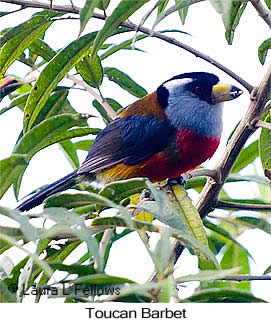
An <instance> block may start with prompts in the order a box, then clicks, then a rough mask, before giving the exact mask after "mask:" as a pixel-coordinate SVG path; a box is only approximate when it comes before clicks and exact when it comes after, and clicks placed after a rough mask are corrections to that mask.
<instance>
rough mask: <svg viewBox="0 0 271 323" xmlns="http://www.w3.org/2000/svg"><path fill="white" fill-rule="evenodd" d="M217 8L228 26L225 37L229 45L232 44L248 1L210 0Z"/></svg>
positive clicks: (226, 26)
mask: <svg viewBox="0 0 271 323" xmlns="http://www.w3.org/2000/svg"><path fill="white" fill-rule="evenodd" d="M209 1H210V2H211V4H212V5H213V7H214V8H215V10H216V11H217V12H218V13H219V14H220V15H221V17H222V20H223V23H224V26H225V28H226V33H225V37H226V40H227V42H228V44H229V45H231V44H232V40H233V36H234V31H235V29H236V27H237V25H238V24H239V21H240V18H241V16H242V14H243V12H244V10H245V8H246V5H247V3H244V2H242V1H233V0H229V1H224V0H209Z"/></svg>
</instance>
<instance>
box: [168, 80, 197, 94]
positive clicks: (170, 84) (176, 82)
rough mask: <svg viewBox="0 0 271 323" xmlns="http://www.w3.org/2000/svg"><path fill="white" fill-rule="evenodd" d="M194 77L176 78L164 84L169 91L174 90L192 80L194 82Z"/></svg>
mask: <svg viewBox="0 0 271 323" xmlns="http://www.w3.org/2000/svg"><path fill="white" fill-rule="evenodd" d="M192 81H193V79H191V78H184V79H175V80H170V81H167V82H166V83H164V84H163V86H164V87H165V88H166V89H167V90H168V91H172V90H174V89H175V88H176V87H179V86H183V85H186V84H188V83H190V82H192Z"/></svg>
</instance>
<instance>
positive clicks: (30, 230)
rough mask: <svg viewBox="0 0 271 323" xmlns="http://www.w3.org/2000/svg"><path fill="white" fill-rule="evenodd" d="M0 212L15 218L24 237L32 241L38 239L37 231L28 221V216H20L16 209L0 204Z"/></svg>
mask: <svg viewBox="0 0 271 323" xmlns="http://www.w3.org/2000/svg"><path fill="white" fill-rule="evenodd" d="M0 213H1V214H3V215H5V216H7V217H9V218H11V219H13V220H15V221H16V222H18V223H19V224H20V230H21V232H22V233H23V235H24V237H25V239H27V240H28V241H33V242H35V241H36V240H37V239H38V231H37V229H36V228H35V227H34V226H33V225H32V224H31V223H30V221H29V218H28V217H23V216H21V214H20V213H19V212H18V211H16V210H9V209H8V208H4V207H1V206H0ZM2 233H3V232H2Z"/></svg>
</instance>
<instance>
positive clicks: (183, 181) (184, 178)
mask: <svg viewBox="0 0 271 323" xmlns="http://www.w3.org/2000/svg"><path fill="white" fill-rule="evenodd" d="M188 179H189V174H183V175H181V176H179V177H177V178H172V179H169V180H168V184H172V185H176V184H179V185H181V186H185V185H186V182H187V180H188Z"/></svg>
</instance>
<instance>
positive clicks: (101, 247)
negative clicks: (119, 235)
mask: <svg viewBox="0 0 271 323" xmlns="http://www.w3.org/2000/svg"><path fill="white" fill-rule="evenodd" d="M113 236H114V232H113V229H107V230H105V231H104V234H103V237H102V240H101V241H100V244H99V254H100V257H101V258H104V255H105V251H106V248H107V246H108V244H109V242H110V240H111V239H112V237H113Z"/></svg>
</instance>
